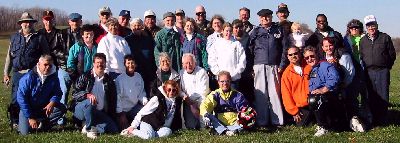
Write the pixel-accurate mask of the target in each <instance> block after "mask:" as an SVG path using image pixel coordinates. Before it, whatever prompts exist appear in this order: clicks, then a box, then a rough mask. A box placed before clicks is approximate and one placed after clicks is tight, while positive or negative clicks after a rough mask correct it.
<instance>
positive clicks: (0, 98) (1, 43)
mask: <svg viewBox="0 0 400 143" xmlns="http://www.w3.org/2000/svg"><path fill="white" fill-rule="evenodd" d="M8 38H9V36H8V35H7V34H3V35H2V34H0V70H1V71H3V65H4V59H5V55H6V52H7V46H8V43H9V40H8ZM399 71H400V62H399V60H397V61H396V63H395V66H394V67H393V69H392V72H391V73H392V75H391V86H390V101H391V107H390V109H389V110H390V117H389V121H390V125H388V126H385V127H377V128H374V129H372V130H370V131H368V132H366V133H355V132H340V133H333V132H330V133H329V134H328V135H326V136H323V137H313V134H314V132H315V131H314V128H315V127H306V128H300V127H295V126H285V127H283V128H281V129H278V130H261V131H257V132H250V133H244V134H241V135H239V136H234V137H226V136H213V135H209V134H208V131H206V130H202V131H189V130H183V131H179V132H177V133H175V134H174V135H172V136H171V137H167V138H159V139H153V140H150V141H151V142H298V143H299V142H400V126H399V125H400V86H399V83H400V73H399ZM9 100H10V88H6V87H5V86H4V85H0V143H8V142H40V143H41V142H92V141H93V140H91V139H88V138H87V137H86V135H82V134H81V133H80V132H79V131H77V130H72V129H71V128H72V126H71V125H68V126H67V128H66V129H64V130H63V131H62V130H56V131H52V132H49V133H38V134H31V135H29V136H25V137H22V136H19V135H18V134H16V133H15V132H11V131H10V128H9V126H8V122H7V117H6V107H7V105H8V103H9ZM69 115H70V114H69ZM95 141H96V142H97V141H100V142H140V141H143V140H141V139H139V138H136V137H134V138H125V137H122V136H119V135H101V136H100V137H99V138H98V139H97V140H95Z"/></svg>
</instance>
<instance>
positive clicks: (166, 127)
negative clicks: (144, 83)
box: [121, 80, 182, 139]
mask: <svg viewBox="0 0 400 143" xmlns="http://www.w3.org/2000/svg"><path fill="white" fill-rule="evenodd" d="M151 94H153V95H151V98H150V100H149V102H148V103H147V104H146V105H145V106H144V107H143V108H142V109H141V110H140V111H139V112H138V113H137V114H136V116H135V119H134V120H133V121H132V123H131V126H130V127H128V128H126V129H125V130H123V131H122V132H121V135H123V136H127V137H131V136H137V137H139V138H142V139H151V138H155V137H166V136H169V135H171V134H172V132H173V131H176V130H178V129H180V128H182V118H181V112H180V111H181V104H182V98H181V97H180V96H179V83H178V82H176V81H174V80H167V81H165V82H164V84H163V85H162V86H160V87H158V88H153V89H152V92H151Z"/></svg>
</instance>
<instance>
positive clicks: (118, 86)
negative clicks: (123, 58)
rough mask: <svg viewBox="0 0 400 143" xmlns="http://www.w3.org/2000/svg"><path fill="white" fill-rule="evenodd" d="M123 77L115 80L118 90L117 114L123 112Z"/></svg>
mask: <svg viewBox="0 0 400 143" xmlns="http://www.w3.org/2000/svg"><path fill="white" fill-rule="evenodd" d="M120 80H122V79H121V76H118V77H117V78H116V79H115V88H116V89H117V108H116V109H115V111H116V113H121V112H122V108H123V107H122V99H123V98H122V97H123V93H122V92H123V90H122V87H121V86H122V85H121V83H120Z"/></svg>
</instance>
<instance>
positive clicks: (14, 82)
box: [10, 69, 25, 124]
mask: <svg viewBox="0 0 400 143" xmlns="http://www.w3.org/2000/svg"><path fill="white" fill-rule="evenodd" d="M13 70H14V72H13V75H12V77H11V83H12V86H11V102H10V104H12V105H15V106H14V107H19V105H18V103H17V91H18V87H19V79H21V77H22V76H24V75H25V73H19V72H18V71H16V69H13ZM16 110H17V111H18V110H19V108H17V109H16ZM11 122H12V123H13V124H14V123H15V124H17V123H18V113H16V114H15V116H14V117H13V116H11Z"/></svg>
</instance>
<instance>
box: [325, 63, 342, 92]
mask: <svg viewBox="0 0 400 143" xmlns="http://www.w3.org/2000/svg"><path fill="white" fill-rule="evenodd" d="M325 70H326V72H327V73H326V77H325V80H326V81H325V85H324V86H326V87H327V88H328V89H329V91H333V90H335V89H336V87H337V86H338V83H339V78H340V77H339V72H338V71H337V70H336V67H335V66H334V65H332V64H328V63H326V69H325Z"/></svg>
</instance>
